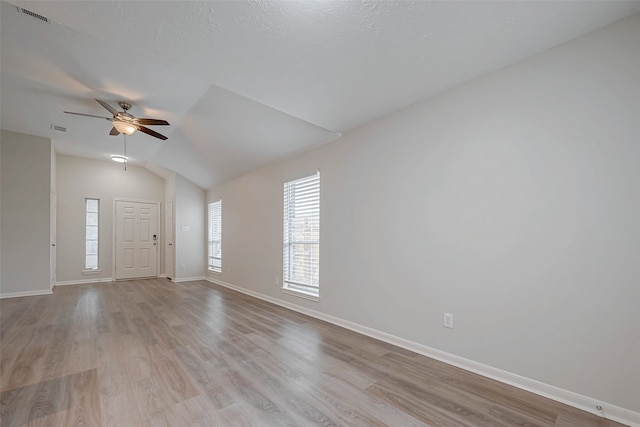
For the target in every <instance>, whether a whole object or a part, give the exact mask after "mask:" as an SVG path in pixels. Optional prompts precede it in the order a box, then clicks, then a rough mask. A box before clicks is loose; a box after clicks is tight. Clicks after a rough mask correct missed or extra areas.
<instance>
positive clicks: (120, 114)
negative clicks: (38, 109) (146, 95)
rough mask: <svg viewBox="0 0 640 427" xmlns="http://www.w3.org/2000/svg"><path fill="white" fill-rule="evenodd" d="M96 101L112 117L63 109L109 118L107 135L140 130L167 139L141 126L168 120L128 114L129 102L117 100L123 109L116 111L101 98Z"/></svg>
mask: <svg viewBox="0 0 640 427" xmlns="http://www.w3.org/2000/svg"><path fill="white" fill-rule="evenodd" d="M96 101H98V103H99V104H100V105H102V106H103V107H104V108H106V109H107V110H108V111H109V112H110V113H111V114H113V117H102V116H94V115H93V114H84V113H74V112H72V111H65V113H67V114H75V115H78V116H87V117H95V118H98V119H105V120H109V121H110V122H113V128H111V132H109V135H120V134H121V133H123V134H125V135H131V134H132V133H134V132H135V131H137V130H139V131H140V132H143V133H146V134H147V135H151V136H154V137H156V138H159V139H162V140H163V141H164V140H166V139H167V137H166V136H164V135H162V134H159V133H158V132H156V131H154V130H151V129H149V128H147V127H145V126H143V125H147V126H167V125H168V124H169V122H167V121H166V120H158V119H142V118H137V117H135V116H134V115H132V114H129V112H128V111H129V110H130V109H131V104H129V103H128V102H118V105H119V106H120V108H122V110H123V111H117V110H116V109H115V108H113V107H112V106H111V105H109V104H107V103H106V102H105V101H103V100H101V99H96Z"/></svg>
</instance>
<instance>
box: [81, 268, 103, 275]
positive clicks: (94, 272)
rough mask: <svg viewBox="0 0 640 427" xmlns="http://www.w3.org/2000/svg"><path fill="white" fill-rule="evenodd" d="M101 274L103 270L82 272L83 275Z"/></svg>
mask: <svg viewBox="0 0 640 427" xmlns="http://www.w3.org/2000/svg"><path fill="white" fill-rule="evenodd" d="M99 273H102V269H101V268H99V269H97V270H82V274H99Z"/></svg>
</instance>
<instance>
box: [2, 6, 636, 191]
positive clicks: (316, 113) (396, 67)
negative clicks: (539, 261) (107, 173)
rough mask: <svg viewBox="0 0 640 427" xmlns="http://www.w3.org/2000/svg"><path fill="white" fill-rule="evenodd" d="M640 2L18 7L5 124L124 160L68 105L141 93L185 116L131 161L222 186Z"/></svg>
mask: <svg viewBox="0 0 640 427" xmlns="http://www.w3.org/2000/svg"><path fill="white" fill-rule="evenodd" d="M16 5H18V6H20V7H21V8H24V9H27V10H30V11H32V12H35V13H37V14H40V15H42V16H44V17H46V18H48V20H49V22H43V21H41V20H38V19H34V18H32V17H30V16H27V15H25V14H23V13H20V12H19V11H18V8H17V7H16ZM637 12H640V2H638V1H628V2H625V1H590V2H586V1H576V2H566V1H344V0H341V1H310V0H302V1H296V2H294V1H266V0H256V1H216V2H208V1H195V2H191V1H157V2H156V1H124V2H121V1H81V2H76V1H40V2H39V1H13V2H11V3H6V2H2V4H1V9H0V14H1V26H0V31H1V36H2V37H1V46H0V49H1V50H0V79H1V92H0V102H1V115H0V120H1V122H0V125H1V126H2V128H4V129H9V130H14V131H17V132H24V133H29V134H33V135H38V136H44V137H50V138H51V139H52V141H53V142H54V146H55V147H56V150H57V151H58V152H59V153H63V154H70V155H75V156H81V157H89V158H103V159H108V158H109V155H110V154H120V153H122V151H123V145H124V137H123V136H122V135H120V136H109V135H108V133H109V130H110V128H111V123H109V122H107V121H104V120H99V119H94V118H88V117H80V116H73V115H68V114H64V113H63V112H64V111H76V112H81V113H87V114H94V115H100V116H105V117H106V116H109V113H108V112H107V111H106V110H104V109H103V108H102V107H101V106H100V105H99V104H98V103H97V102H96V101H95V100H94V98H99V99H104V100H106V101H108V102H110V103H111V104H112V105H114V106H117V102H118V101H127V102H130V103H131V104H133V108H132V110H131V113H133V114H134V115H136V116H138V117H153V118H161V119H165V120H167V121H169V122H170V123H171V125H170V126H168V127H162V128H154V129H155V130H157V131H159V132H161V133H163V134H165V135H167V136H168V137H169V138H168V140H167V141H160V140H157V139H155V138H151V137H149V136H148V135H145V134H141V133H139V132H137V133H135V134H134V135H131V136H129V137H127V144H128V146H127V154H128V155H129V157H130V161H131V162H132V163H136V164H140V165H145V166H147V167H148V168H149V169H151V170H153V171H155V172H157V173H163V172H162V171H165V170H169V171H176V172H178V173H180V174H181V175H183V176H185V177H187V178H188V179H190V180H191V181H193V182H194V183H196V184H198V185H199V186H201V187H203V188H210V187H212V186H213V185H215V184H216V183H220V182H223V181H225V180H228V179H230V178H233V177H235V176H238V175H241V174H243V173H246V172H248V171H250V170H252V169H255V168H257V167H260V166H261V165H264V164H266V163H269V162H272V161H275V160H277V159H280V158H283V157H287V156H290V155H292V154H295V153H298V152H301V151H304V150H307V149H309V148H311V147H314V146H317V145H319V144H323V143H325V142H328V141H332V140H334V139H337V138H339V137H340V135H341V134H342V133H344V132H347V131H349V130H350V129H353V128H355V127H358V126H360V125H362V124H364V123H366V122H368V121H371V120H374V119H376V118H378V117H381V116H384V115H386V114H389V113H392V112H394V111H397V110H399V109H402V108H404V107H406V106H409V105H411V104H414V103H416V102H418V101H420V100H423V99H425V98H428V97H430V96H433V95H435V94H438V93H441V92H443V91H445V90H447V89H449V88H452V87H454V86H456V85H459V84H462V83H464V82H466V81H469V80H471V79H474V78H477V77H479V76H481V75H483V74H486V73H488V72H490V71H493V70H496V69H498V68H501V67H504V66H507V65H509V64H512V63H514V62H516V61H518V60H521V59H523V58H526V57H528V56H531V55H534V54H536V53H538V52H541V51H543V50H546V49H549V48H551V47H553V46H556V45H558V44H561V43H563V42H565V41H567V40H570V39H572V38H575V37H577V36H580V35H582V34H585V33H587V32H589V31H592V30H594V29H597V28H599V27H602V26H605V25H607V24H609V23H612V22H614V21H617V20H619V19H621V18H624V17H626V16H629V15H631V14H633V13H637ZM52 125H56V126H62V127H64V128H66V132H61V131H58V130H54V129H52ZM389 143H390V144H393V141H389Z"/></svg>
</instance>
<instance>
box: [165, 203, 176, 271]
mask: <svg viewBox="0 0 640 427" xmlns="http://www.w3.org/2000/svg"><path fill="white" fill-rule="evenodd" d="M165 227H166V233H165V236H167V239H166V240H167V251H166V260H165V268H166V270H167V277H168V278H170V279H173V278H175V265H176V258H175V256H176V255H175V254H176V252H175V243H174V234H175V229H176V226H175V224H174V223H173V200H170V201H168V202H167V208H166V212H165Z"/></svg>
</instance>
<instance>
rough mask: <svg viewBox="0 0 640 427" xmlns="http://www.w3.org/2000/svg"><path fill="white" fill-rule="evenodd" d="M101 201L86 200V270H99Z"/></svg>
mask: <svg viewBox="0 0 640 427" xmlns="http://www.w3.org/2000/svg"><path fill="white" fill-rule="evenodd" d="M99 217H100V200H99V199H85V258H84V268H85V269H87V270H97V269H98V235H99V234H100V233H98V220H99Z"/></svg>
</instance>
